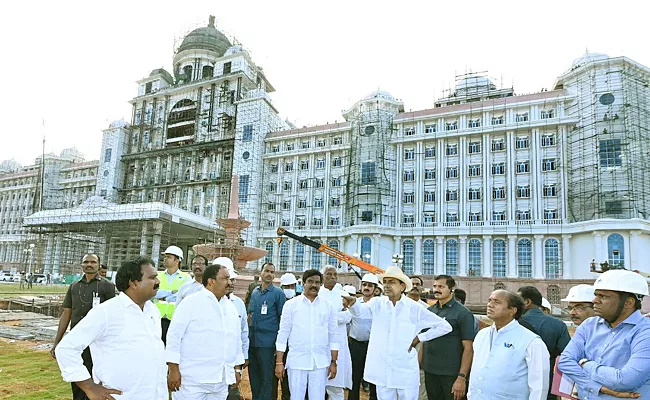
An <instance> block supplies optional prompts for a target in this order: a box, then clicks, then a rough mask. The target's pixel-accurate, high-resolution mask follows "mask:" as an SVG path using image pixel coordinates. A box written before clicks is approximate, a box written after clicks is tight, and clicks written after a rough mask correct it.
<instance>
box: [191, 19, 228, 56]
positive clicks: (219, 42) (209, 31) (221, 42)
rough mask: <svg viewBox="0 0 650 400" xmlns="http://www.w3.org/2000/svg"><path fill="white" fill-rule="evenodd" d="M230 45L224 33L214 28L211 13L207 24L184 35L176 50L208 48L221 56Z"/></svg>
mask: <svg viewBox="0 0 650 400" xmlns="http://www.w3.org/2000/svg"><path fill="white" fill-rule="evenodd" d="M231 46H232V44H231V43H230V40H228V38H227V37H226V35H224V34H223V33H221V31H219V30H217V28H215V26H214V16H212V15H211V16H210V22H209V23H208V26H206V27H203V28H198V29H195V30H193V31H192V32H190V33H189V34H188V35H187V36H185V39H183V43H181V45H180V47H179V48H178V51H179V52H181V51H185V50H209V51H214V52H215V53H217V54H218V55H219V57H221V56H223V55H224V53H225V52H226V50H228V48H230V47H231Z"/></svg>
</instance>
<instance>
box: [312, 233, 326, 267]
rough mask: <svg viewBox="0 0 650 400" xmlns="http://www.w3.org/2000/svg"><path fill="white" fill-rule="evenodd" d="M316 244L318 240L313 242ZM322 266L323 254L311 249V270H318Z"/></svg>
mask: <svg viewBox="0 0 650 400" xmlns="http://www.w3.org/2000/svg"><path fill="white" fill-rule="evenodd" d="M315 242H316V243H319V242H318V240H315ZM322 266H323V253H321V252H320V251H317V250H316V249H311V267H312V268H313V269H317V270H320V268H321V267H322Z"/></svg>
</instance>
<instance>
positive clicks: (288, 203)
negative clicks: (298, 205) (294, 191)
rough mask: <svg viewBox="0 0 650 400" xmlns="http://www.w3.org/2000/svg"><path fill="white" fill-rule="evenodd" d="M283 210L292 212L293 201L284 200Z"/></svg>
mask: <svg viewBox="0 0 650 400" xmlns="http://www.w3.org/2000/svg"><path fill="white" fill-rule="evenodd" d="M282 209H283V210H285V211H288V210H291V200H284V201H283V202H282Z"/></svg>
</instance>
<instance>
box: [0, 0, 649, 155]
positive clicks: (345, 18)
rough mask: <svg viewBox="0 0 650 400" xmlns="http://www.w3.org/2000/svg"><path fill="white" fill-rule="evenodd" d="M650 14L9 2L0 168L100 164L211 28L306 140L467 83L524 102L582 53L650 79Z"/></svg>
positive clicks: (517, 4)
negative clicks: (256, 73)
mask: <svg viewBox="0 0 650 400" xmlns="http://www.w3.org/2000/svg"><path fill="white" fill-rule="evenodd" d="M8 4H9V3H8ZM316 4H317V5H316ZM649 9H650V6H649V5H647V2H643V1H637V2H633V1H620V0H619V1H615V2H614V1H609V2H599V1H575V0H569V1H567V0H564V1H544V2H522V1H460V0H456V1H445V2H442V1H431V0H429V1H409V0H402V1H385V2H384V1H378V0H375V1H365V0H364V1H362V0H345V1H340V0H329V1H326V2H318V3H316V2H311V1H288V0H286V1H285V0H277V1H268V0H266V1H253V0H248V1H241V0H231V1H227V2H224V1H190V0H185V1H174V2H172V1H161V0H158V1H144V0H131V1H121V0H113V1H67V0H58V1H51V0H48V1H31V2H30V1H21V2H12V3H11V5H10V6H9V5H3V11H2V13H1V15H0V49H1V50H2V51H3V52H4V54H3V56H2V57H1V58H0V59H1V60H2V61H1V62H0V76H2V78H3V82H2V85H1V86H0V88H1V89H0V90H1V96H0V110H1V114H0V115H2V120H3V124H2V126H0V135H1V136H0V137H2V138H3V139H4V140H3V145H2V146H0V160H5V159H9V158H14V159H15V160H17V161H18V162H20V163H21V164H23V165H25V164H29V163H31V162H32V161H33V159H34V158H35V157H36V156H38V155H39V154H40V148H41V137H42V134H43V133H45V135H46V139H47V142H46V151H48V152H49V151H54V152H57V153H58V152H60V151H61V149H63V148H66V147H72V146H75V147H77V148H78V149H79V150H81V151H82V152H83V153H85V155H86V158H87V159H96V158H98V157H99V150H100V146H101V135H102V132H101V130H102V129H104V128H106V127H107V126H108V124H109V123H110V121H112V120H114V119H119V118H122V117H124V118H125V119H127V120H129V116H130V106H129V104H128V103H127V101H128V100H129V99H131V98H133V97H134V96H135V94H136V89H137V86H136V84H135V81H136V80H137V79H140V78H142V77H145V76H147V75H148V74H149V72H150V71H151V70H152V69H155V68H159V67H161V66H162V67H164V68H166V69H167V70H168V71H170V72H171V62H172V57H173V48H174V44H175V41H176V40H181V39H182V37H183V36H184V35H185V34H186V33H188V32H189V31H191V30H192V29H194V28H197V27H199V26H205V25H207V22H208V16H209V15H210V14H213V15H215V16H216V18H217V28H218V29H220V30H222V31H223V32H224V33H226V35H228V36H229V37H231V38H233V37H234V38H236V39H237V40H238V41H239V42H241V43H242V44H243V46H244V47H245V48H247V49H248V50H249V52H250V53H251V56H252V58H253V60H254V61H255V62H256V63H257V64H258V65H260V66H262V67H263V68H264V70H265V72H266V75H267V77H268V79H269V80H270V81H271V83H272V84H273V85H274V86H275V88H276V90H277V91H276V92H275V93H273V94H272V97H273V100H274V104H275V105H276V107H277V108H278V110H279V111H280V113H281V115H282V116H283V117H285V118H289V120H291V121H292V122H294V123H296V124H297V125H299V126H302V125H312V124H322V123H326V122H333V121H334V120H339V121H340V120H342V117H341V110H343V109H346V108H348V107H349V106H351V105H352V104H353V103H354V102H355V101H356V100H358V99H360V98H361V97H363V96H365V95H366V94H368V93H370V92H372V91H374V90H376V89H378V88H381V89H383V90H387V91H389V92H391V93H392V94H393V95H394V96H395V97H396V98H399V99H402V100H404V103H405V108H406V110H409V109H413V110H416V109H423V108H429V107H432V106H433V101H434V99H435V98H439V97H441V94H442V91H443V89H445V88H448V87H449V86H452V85H453V82H454V77H455V75H457V74H461V73H464V72H467V71H470V70H472V71H475V72H476V71H485V70H487V71H489V73H490V75H491V76H492V77H493V78H495V83H496V84H497V85H500V84H501V82H503V85H504V86H511V85H514V88H515V92H516V93H519V94H521V93H530V92H536V91H539V90H540V89H541V88H549V89H550V88H551V86H552V85H553V82H554V80H555V78H556V77H557V76H558V75H560V74H561V73H562V72H564V71H565V70H566V69H568V68H569V66H570V65H571V62H572V60H573V59H575V58H577V57H579V56H581V55H582V54H583V53H584V52H585V49H586V48H588V49H589V51H592V52H601V53H606V54H609V55H611V56H621V55H624V56H627V57H629V58H631V59H633V60H635V61H637V62H640V63H642V64H644V65H648V66H650V47H649V46H648V44H647V39H648V37H649V36H650V34H649V33H648V30H647V27H648V20H647V16H648V11H649ZM43 120H45V128H44V129H43V123H42V121H43Z"/></svg>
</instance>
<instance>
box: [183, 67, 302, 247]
mask: <svg viewBox="0 0 650 400" xmlns="http://www.w3.org/2000/svg"><path fill="white" fill-rule="evenodd" d="M190 68H191V67H190ZM230 72H232V62H230V61H229V62H227V63H223V75H226V74H229V73H230ZM288 251H289V250H288V249H287V252H288Z"/></svg>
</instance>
